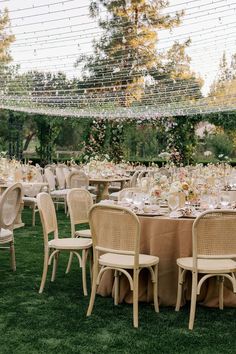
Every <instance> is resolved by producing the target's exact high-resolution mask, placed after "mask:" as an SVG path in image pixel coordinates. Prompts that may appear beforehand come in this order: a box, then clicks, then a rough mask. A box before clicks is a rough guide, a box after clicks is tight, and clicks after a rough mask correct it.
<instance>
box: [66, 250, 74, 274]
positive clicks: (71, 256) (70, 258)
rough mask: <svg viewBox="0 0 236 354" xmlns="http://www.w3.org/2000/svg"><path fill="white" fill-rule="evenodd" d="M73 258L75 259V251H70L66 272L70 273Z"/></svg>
mask: <svg viewBox="0 0 236 354" xmlns="http://www.w3.org/2000/svg"><path fill="white" fill-rule="evenodd" d="M72 259H73V252H70V256H69V260H68V264H67V268H66V274H68V273H69V271H70V268H71V264H72Z"/></svg>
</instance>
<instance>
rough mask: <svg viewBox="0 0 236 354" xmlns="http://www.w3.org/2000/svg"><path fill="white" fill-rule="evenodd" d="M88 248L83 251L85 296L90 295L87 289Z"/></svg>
mask: <svg viewBox="0 0 236 354" xmlns="http://www.w3.org/2000/svg"><path fill="white" fill-rule="evenodd" d="M87 252H88V250H83V251H82V283H83V292H84V296H87V295H88V291H87V280H86V260H87Z"/></svg>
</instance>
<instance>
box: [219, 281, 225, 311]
mask: <svg viewBox="0 0 236 354" xmlns="http://www.w3.org/2000/svg"><path fill="white" fill-rule="evenodd" d="M219 309H220V310H223V309H224V277H219Z"/></svg>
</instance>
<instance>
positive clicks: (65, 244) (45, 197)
mask: <svg viewBox="0 0 236 354" xmlns="http://www.w3.org/2000/svg"><path fill="white" fill-rule="evenodd" d="M37 204H38V209H39V213H40V218H41V222H42V226H43V234H44V267H43V275H42V280H41V285H40V289H39V293H42V292H43V289H44V286H45V282H46V277H47V271H48V266H49V265H50V264H51V261H52V259H53V271H52V277H51V281H54V280H55V276H56V270H57V263H58V256H59V253H60V252H61V251H67V252H73V253H74V254H75V255H76V256H77V258H78V260H79V264H80V267H81V268H82V281H83V292H84V295H87V284H86V260H87V253H88V250H89V249H90V248H91V246H92V241H91V239H88V238H87V239H85V238H72V237H69V238H59V236H58V226H57V217H56V211H55V207H54V204H53V201H52V198H51V196H50V195H49V194H48V193H44V192H43V193H39V194H38V195H37ZM49 234H53V238H52V239H51V240H50V241H49ZM80 251H81V253H82V255H80V253H79V252H80Z"/></svg>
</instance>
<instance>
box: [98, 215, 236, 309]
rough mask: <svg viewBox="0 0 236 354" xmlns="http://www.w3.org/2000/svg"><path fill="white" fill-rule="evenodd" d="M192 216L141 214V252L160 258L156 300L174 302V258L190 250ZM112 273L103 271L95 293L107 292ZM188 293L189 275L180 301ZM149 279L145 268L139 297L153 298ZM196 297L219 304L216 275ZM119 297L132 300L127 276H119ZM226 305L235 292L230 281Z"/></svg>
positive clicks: (235, 297) (233, 299)
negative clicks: (181, 217) (146, 215)
mask: <svg viewBox="0 0 236 354" xmlns="http://www.w3.org/2000/svg"><path fill="white" fill-rule="evenodd" d="M193 221H194V219H170V218H164V217H163V218H161V217H140V222H141V242H140V253H144V254H151V255H154V256H158V257H159V258H160V263H159V277H158V278H159V280H158V283H159V304H160V305H165V306H174V305H175V302H176V294H177V282H178V267H177V265H176V259H177V258H179V257H189V256H191V254H192V234H191V233H192V224H193ZM113 280H114V278H113V274H112V272H111V271H107V272H105V273H104V275H103V277H102V279H101V282H100V285H99V287H98V294H100V295H102V296H110V295H111V294H112V290H113ZM190 296H191V276H190V274H189V278H187V281H186V289H185V291H184V296H183V303H185V301H186V300H188V299H190ZM152 299H153V293H152V283H151V281H150V278H149V273H148V271H147V270H142V272H141V273H140V282H139V301H147V302H149V301H152ZM198 300H199V301H200V302H201V303H202V304H203V305H206V306H212V307H215V306H218V288H217V284H216V280H215V279H210V280H209V281H208V283H206V284H205V286H203V287H202V291H201V294H200V296H199V298H198ZM120 301H126V302H128V303H131V302H132V292H131V291H130V289H129V283H128V280H127V279H126V277H124V276H121V281H120ZM224 304H225V306H234V307H236V295H235V294H233V292H232V290H231V285H230V284H228V283H227V281H226V282H225V289H224Z"/></svg>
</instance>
